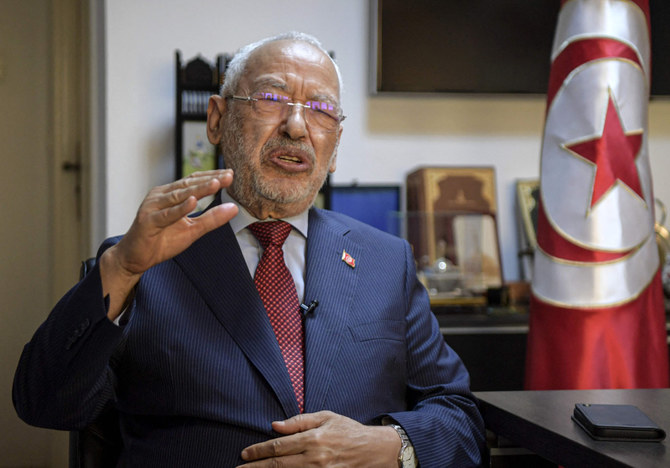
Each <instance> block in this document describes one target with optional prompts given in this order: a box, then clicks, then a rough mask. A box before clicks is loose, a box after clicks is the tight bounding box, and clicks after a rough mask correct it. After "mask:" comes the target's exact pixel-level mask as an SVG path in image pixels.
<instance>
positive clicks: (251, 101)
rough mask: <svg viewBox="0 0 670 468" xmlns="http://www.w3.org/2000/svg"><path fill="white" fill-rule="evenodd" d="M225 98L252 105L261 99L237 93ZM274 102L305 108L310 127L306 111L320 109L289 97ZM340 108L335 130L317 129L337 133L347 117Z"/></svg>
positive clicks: (304, 115)
mask: <svg viewBox="0 0 670 468" xmlns="http://www.w3.org/2000/svg"><path fill="white" fill-rule="evenodd" d="M224 99H232V100H233V101H242V102H247V103H249V104H252V105H253V104H254V103H255V102H258V101H260V100H261V99H258V98H255V97H253V96H237V95H235V94H230V95H228V96H224ZM268 101H270V99H268ZM273 102H276V103H277V104H280V105H284V106H293V107H298V108H302V109H303V118H304V119H305V124H307V125H308V126H309V127H310V128H311V127H312V126H311V124H310V123H309V122H308V119H307V117H306V116H307V113H306V111H307V110H312V111H315V112H319V110H318V109H314V108H313V107H312V106H310V105H307V104H303V103H301V102H295V101H291V100H288V99H287V100H277V101H273ZM338 110H339V112H338V117H337V119H336V120H335V121H336V122H337V124H336V127H335V128H334V129H333V130H325V129H323V128H320V127H316V128H317V130H322V131H324V132H326V133H335V132H337V126H339V125H340V124H342V121H343V120H344V119H346V118H347V116H346V115H344V114H342V110H341V109H339V106H338ZM324 114H325V113H324ZM325 115H327V117H329V118H332V116H331V115H328V114H325Z"/></svg>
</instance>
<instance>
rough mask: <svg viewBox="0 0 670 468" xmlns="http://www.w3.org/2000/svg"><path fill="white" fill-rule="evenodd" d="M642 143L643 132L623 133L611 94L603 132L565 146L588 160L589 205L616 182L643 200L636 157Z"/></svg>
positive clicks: (595, 201) (596, 200) (596, 201)
mask: <svg viewBox="0 0 670 468" xmlns="http://www.w3.org/2000/svg"><path fill="white" fill-rule="evenodd" d="M641 146H642V132H641V131H635V132H630V133H624V130H623V126H622V125H621V118H620V116H619V113H618V111H617V108H616V105H615V104H614V100H613V98H612V96H610V98H609V100H608V104H607V115H606V116H605V125H604V126H603V133H602V135H601V136H599V137H597V138H593V139H591V140H587V141H583V142H581V143H575V144H572V145H566V148H567V149H569V150H570V151H572V152H574V153H576V154H578V155H579V156H581V157H583V158H585V159H587V160H589V161H591V162H592V163H593V164H594V165H595V166H596V175H595V180H594V182H593V194H592V195H591V208H593V206H594V205H595V204H596V203H598V201H599V200H600V199H601V198H602V197H603V196H604V195H605V194H606V193H607V192H608V191H609V190H610V189H611V188H612V187H613V186H614V184H616V183H617V181H620V182H622V183H624V184H626V185H627V186H628V187H629V188H630V189H631V190H632V191H633V192H635V193H636V194H638V195H639V196H640V198H642V199H644V196H643V194H642V186H641V184H640V176H639V174H638V172H637V166H636V165H635V160H636V159H637V155H638V153H639V151H640V147H641Z"/></svg>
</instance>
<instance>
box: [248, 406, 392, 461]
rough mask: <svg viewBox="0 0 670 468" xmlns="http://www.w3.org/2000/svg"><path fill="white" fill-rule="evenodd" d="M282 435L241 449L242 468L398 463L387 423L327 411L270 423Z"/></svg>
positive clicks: (390, 430) (390, 429)
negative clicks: (369, 422) (365, 421)
mask: <svg viewBox="0 0 670 468" xmlns="http://www.w3.org/2000/svg"><path fill="white" fill-rule="evenodd" d="M272 428H273V429H274V430H275V431H276V432H278V433H280V434H283V436H282V437H278V438H276V439H272V440H268V441H267V442H262V443H260V444H255V445H252V446H250V447H247V448H245V449H244V450H243V451H242V459H243V460H244V461H246V462H248V463H246V464H245V465H242V466H244V467H245V468H261V467H275V468H276V467H296V466H310V467H311V466H314V467H322V466H328V467H345V466H346V467H356V466H360V467H366V468H372V467H387V468H395V467H397V466H398V452H400V445H401V443H400V438H399V437H398V434H397V433H396V431H395V430H394V429H393V428H391V427H387V426H365V425H363V424H360V423H358V422H356V421H354V420H352V419H349V418H347V417H344V416H341V415H338V414H335V413H333V412H330V411H320V412H318V413H309V414H300V415H298V416H294V417H292V418H290V419H287V420H285V421H276V422H273V423H272Z"/></svg>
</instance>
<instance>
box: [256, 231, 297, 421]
mask: <svg viewBox="0 0 670 468" xmlns="http://www.w3.org/2000/svg"><path fill="white" fill-rule="evenodd" d="M249 229H250V230H251V232H252V233H253V234H254V236H256V238H257V239H258V241H259V242H260V243H261V245H262V246H263V255H262V256H261V260H260V262H259V263H258V267H257V268H256V274H255V275H254V283H256V289H258V293H259V294H260V296H261V299H262V300H263V304H264V305H265V310H266V311H267V313H268V317H269V318H270V323H271V324H272V328H273V330H274V332H275V335H276V337H277V342H278V343H279V349H280V350H281V352H282V356H283V357H284V362H286V368H287V369H288V373H289V376H290V377H291V383H292V384H293V390H294V391H295V396H296V399H297V400H298V406H299V407H300V412H301V413H302V412H303V410H304V406H305V400H304V384H303V381H304V375H305V372H304V356H303V353H304V352H303V330H302V316H301V314H300V303H299V301H298V293H297V292H296V290H295V283H294V282H293V277H292V276H291V272H290V271H289V270H288V268H287V267H286V263H284V251H283V250H282V245H283V244H284V241H285V240H286V238H287V237H288V235H289V233H290V232H291V225H290V224H288V223H286V222H284V221H270V222H265V223H254V224H251V225H249Z"/></svg>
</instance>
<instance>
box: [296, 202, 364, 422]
mask: <svg viewBox="0 0 670 468" xmlns="http://www.w3.org/2000/svg"><path fill="white" fill-rule="evenodd" d="M348 233H349V229H348V228H347V227H346V226H344V225H342V224H340V223H339V222H337V221H334V220H333V219H332V218H330V217H326V216H324V214H323V212H319V211H318V210H311V211H310V218H309V232H308V241H307V254H306V272H305V273H306V274H305V276H306V278H305V302H306V303H309V302H310V301H313V300H317V301H319V306H318V307H317V309H316V310H315V311H314V312H313V313H311V314H310V315H309V316H307V317H306V318H305V377H306V379H305V380H306V381H305V411H306V412H313V411H319V410H321V409H325V408H326V406H325V403H326V398H327V394H328V389H329V386H330V381H331V376H332V372H333V368H334V366H335V362H336V359H337V356H338V354H339V348H340V346H341V342H342V334H343V333H345V332H346V331H345V330H346V329H347V326H346V325H347V321H348V316H349V312H350V310H351V308H352V301H353V296H354V291H355V288H356V283H357V280H358V274H357V269H356V268H352V267H351V266H350V265H349V264H347V263H346V262H344V261H343V260H342V254H343V251H346V252H347V253H348V254H350V255H351V257H352V258H354V259H355V261H356V262H358V261H360V260H361V259H362V258H363V251H362V248H361V246H360V245H358V244H357V243H356V242H354V241H353V240H351V239H350V238H349V237H347V234H348Z"/></svg>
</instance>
